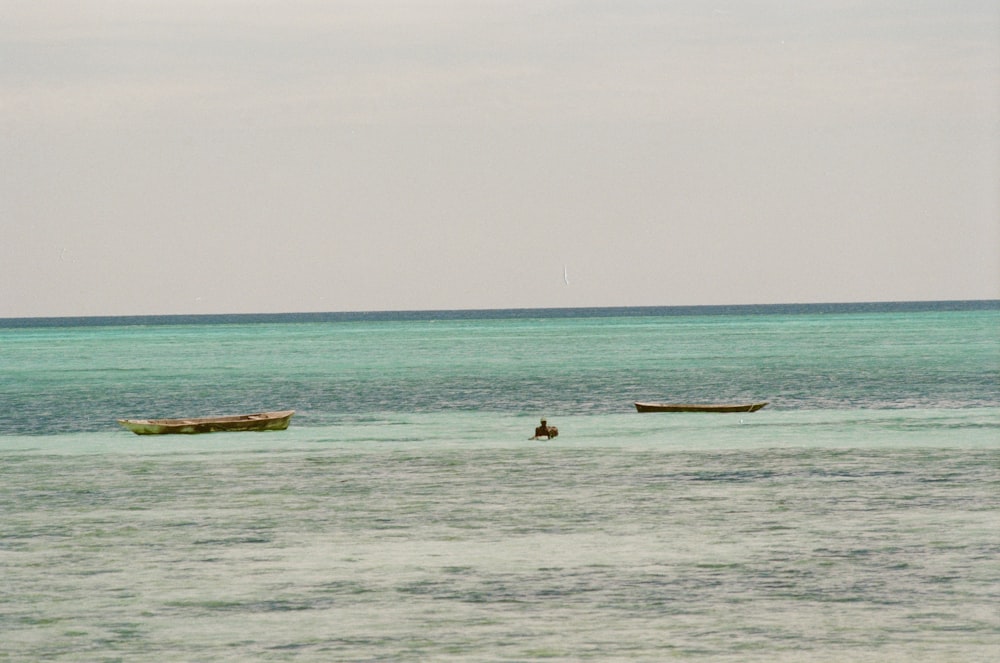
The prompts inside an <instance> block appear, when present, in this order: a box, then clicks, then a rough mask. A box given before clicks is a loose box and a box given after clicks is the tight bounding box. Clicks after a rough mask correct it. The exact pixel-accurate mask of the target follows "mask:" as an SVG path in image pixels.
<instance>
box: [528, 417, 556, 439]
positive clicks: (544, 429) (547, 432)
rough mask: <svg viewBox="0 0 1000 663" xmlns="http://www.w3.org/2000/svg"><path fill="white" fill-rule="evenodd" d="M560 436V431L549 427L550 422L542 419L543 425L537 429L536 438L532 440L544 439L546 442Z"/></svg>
mask: <svg viewBox="0 0 1000 663" xmlns="http://www.w3.org/2000/svg"><path fill="white" fill-rule="evenodd" d="M558 434H559V429H558V428H556V427H555V426H549V425H548V422H546V421H545V420H544V419H542V425H541V426H537V427H535V436H534V437H533V438H531V439H532V440H537V439H539V438H542V437H544V438H545V439H546V440H551V439H552V438H554V437H555V436H556V435H558Z"/></svg>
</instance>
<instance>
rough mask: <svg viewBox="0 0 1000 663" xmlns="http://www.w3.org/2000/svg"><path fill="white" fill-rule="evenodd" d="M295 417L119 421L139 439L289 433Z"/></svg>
mask: <svg viewBox="0 0 1000 663" xmlns="http://www.w3.org/2000/svg"><path fill="white" fill-rule="evenodd" d="M293 414H295V410H282V411H280V412H256V413H254V414H238V415H233V416H226V417H198V418H193V419H119V420H118V423H119V424H121V425H122V426H124V427H125V428H127V429H128V430H130V431H132V432H133V433H135V434H136V435H167V434H182V435H193V434H196V433H218V432H223V431H268V430H285V429H286V428H288V424H289V422H290V420H291V418H292V415H293Z"/></svg>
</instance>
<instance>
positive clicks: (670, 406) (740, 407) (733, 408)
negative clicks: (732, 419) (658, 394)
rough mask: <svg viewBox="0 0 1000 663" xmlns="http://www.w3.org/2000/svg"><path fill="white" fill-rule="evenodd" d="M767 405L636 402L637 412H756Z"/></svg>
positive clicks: (765, 402)
mask: <svg viewBox="0 0 1000 663" xmlns="http://www.w3.org/2000/svg"><path fill="white" fill-rule="evenodd" d="M765 405H767V401H763V402H760V403H727V404H726V403H724V404H719V405H712V404H698V403H636V404H635V409H636V410H638V411H639V412H756V411H757V410H759V409H761V408H762V407H764V406H765Z"/></svg>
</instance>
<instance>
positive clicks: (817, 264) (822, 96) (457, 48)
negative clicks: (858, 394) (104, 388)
mask: <svg viewBox="0 0 1000 663" xmlns="http://www.w3.org/2000/svg"><path fill="white" fill-rule="evenodd" d="M0 224H2V234H0V317H21V316H62V315H119V314H121V315H128V314H167V313H222V312H278V311H286V312H287V311H357V310H397V309H452V308H512V307H513V308H519V307H563V306H626V305H689V304H759V303H791V302H840V301H884V300H934V299H995V298H1000V5H998V4H997V2H996V0H941V1H939V2H935V1H930V0H924V1H920V0H831V1H826V2H799V1H793V0H785V1H780V0H742V1H739V2H735V1H729V0H719V1H718V2H701V1H696V0H677V1H674V0H662V1H654V0H609V1H607V2H602V1H598V0H589V1H580V2H570V1H565V2H544V1H539V0H531V1H521V0H510V1H482V0H434V1H412V2H402V1H395V2H383V1H379V0H356V1H354V0H352V1H347V2H343V1H336V0H313V1H305V2H303V1H296V0H273V1H272V0H259V1H256V2H251V1H238V0H211V1H209V2H205V1H203V0H198V1H194V0H88V2H66V1H57V0H2V1H0ZM567 281H568V283H567Z"/></svg>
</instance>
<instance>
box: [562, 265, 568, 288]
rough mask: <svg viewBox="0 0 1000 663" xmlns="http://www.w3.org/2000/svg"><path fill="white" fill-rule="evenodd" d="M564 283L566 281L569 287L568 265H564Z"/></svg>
mask: <svg viewBox="0 0 1000 663" xmlns="http://www.w3.org/2000/svg"><path fill="white" fill-rule="evenodd" d="M563 281H565V283H566V285H569V271H567V269H566V265H563Z"/></svg>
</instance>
